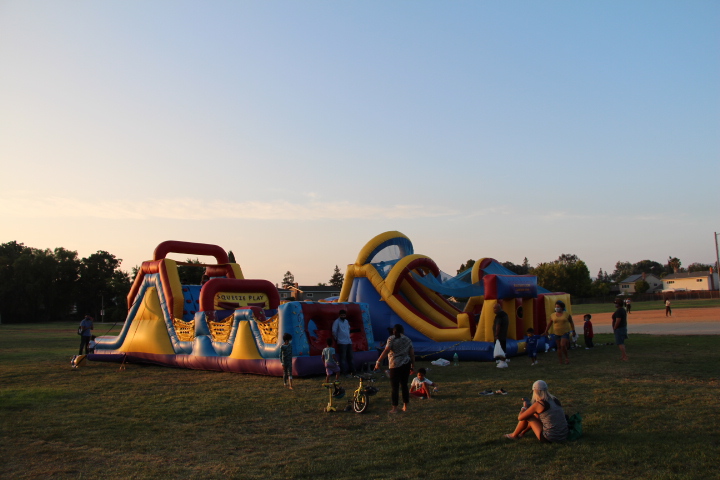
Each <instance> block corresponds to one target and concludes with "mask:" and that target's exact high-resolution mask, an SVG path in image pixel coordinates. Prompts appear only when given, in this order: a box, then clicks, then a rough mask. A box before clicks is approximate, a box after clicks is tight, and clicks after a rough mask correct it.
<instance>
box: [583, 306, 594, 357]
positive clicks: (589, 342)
mask: <svg viewBox="0 0 720 480" xmlns="http://www.w3.org/2000/svg"><path fill="white" fill-rule="evenodd" d="M591 318H592V315H590V314H589V313H586V314H585V316H584V317H583V319H584V320H585V325H584V326H583V337H585V350H590V349H591V348H593V337H594V336H595V334H594V333H593V327H592V322H591V321H590V319H591Z"/></svg>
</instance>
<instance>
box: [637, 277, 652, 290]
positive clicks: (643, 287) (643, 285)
mask: <svg viewBox="0 0 720 480" xmlns="http://www.w3.org/2000/svg"><path fill="white" fill-rule="evenodd" d="M648 290H650V284H649V283H648V282H646V281H645V279H644V278H641V279H640V280H638V281H637V282H635V292H636V293H645V292H647V291H648Z"/></svg>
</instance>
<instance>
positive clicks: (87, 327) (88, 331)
mask: <svg viewBox="0 0 720 480" xmlns="http://www.w3.org/2000/svg"><path fill="white" fill-rule="evenodd" d="M80 328H81V329H82V330H81V332H80V351H79V352H78V355H82V354H83V348H84V349H85V355H87V354H88V350H89V344H90V339H91V338H92V330H93V328H94V325H93V320H92V317H91V316H90V315H85V318H83V319H82V322H80Z"/></svg>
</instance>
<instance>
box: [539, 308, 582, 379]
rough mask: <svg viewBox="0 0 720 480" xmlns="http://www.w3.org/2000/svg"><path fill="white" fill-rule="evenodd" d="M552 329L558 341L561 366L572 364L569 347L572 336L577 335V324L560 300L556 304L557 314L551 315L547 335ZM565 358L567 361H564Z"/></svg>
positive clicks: (546, 330) (546, 329)
mask: <svg viewBox="0 0 720 480" xmlns="http://www.w3.org/2000/svg"><path fill="white" fill-rule="evenodd" d="M550 327H552V329H553V333H554V334H555V338H556V339H557V352H558V358H559V359H560V364H561V365H562V364H563V363H564V364H566V365H567V364H569V363H570V354H569V353H568V346H569V345H570V335H571V334H574V333H575V324H574V323H573V319H572V315H570V314H569V313H568V312H567V310H565V302H563V301H562V300H558V301H557V302H555V313H553V314H552V315H550V320H549V321H548V324H547V327H546V328H545V333H544V334H543V335H547V334H548V332H549V331H550ZM563 356H564V357H565V360H564V361H563Z"/></svg>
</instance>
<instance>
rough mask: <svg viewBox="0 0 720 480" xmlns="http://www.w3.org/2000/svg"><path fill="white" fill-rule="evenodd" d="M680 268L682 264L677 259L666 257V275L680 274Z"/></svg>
mask: <svg viewBox="0 0 720 480" xmlns="http://www.w3.org/2000/svg"><path fill="white" fill-rule="evenodd" d="M681 266H682V262H681V261H680V259H679V258H677V257H668V263H667V272H668V273H678V272H681V271H682V270H680V267H681Z"/></svg>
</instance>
